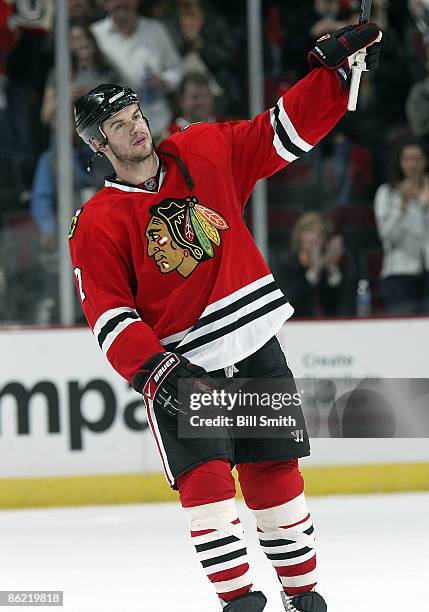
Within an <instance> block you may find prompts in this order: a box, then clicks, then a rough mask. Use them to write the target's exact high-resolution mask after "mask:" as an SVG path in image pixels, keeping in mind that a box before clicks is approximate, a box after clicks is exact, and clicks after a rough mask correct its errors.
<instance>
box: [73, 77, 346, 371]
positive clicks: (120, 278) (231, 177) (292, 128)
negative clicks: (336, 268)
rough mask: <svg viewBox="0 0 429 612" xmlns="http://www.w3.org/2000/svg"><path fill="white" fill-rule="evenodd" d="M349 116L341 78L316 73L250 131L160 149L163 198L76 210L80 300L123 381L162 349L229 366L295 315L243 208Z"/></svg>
mask: <svg viewBox="0 0 429 612" xmlns="http://www.w3.org/2000/svg"><path fill="white" fill-rule="evenodd" d="M346 105H347V93H344V94H340V93H339V86H338V82H337V78H336V75H335V72H331V71H329V70H326V69H324V68H318V69H316V70H313V71H312V72H311V73H310V74H309V75H308V76H307V77H306V78H304V79H303V80H301V81H300V82H298V83H297V84H296V85H295V86H294V87H293V88H291V89H290V90H289V91H288V92H287V93H286V94H285V95H284V96H283V97H282V98H280V100H279V101H278V103H277V105H276V106H275V107H274V108H272V109H270V110H268V111H266V112H264V113H262V114H260V115H258V116H257V117H255V119H253V120H252V121H234V122H225V123H220V124H194V125H191V126H190V127H189V128H187V129H185V130H182V131H181V132H178V133H177V134H174V135H173V136H171V137H169V138H168V139H166V140H165V141H164V142H162V143H161V145H160V146H159V157H160V159H161V160H162V164H163V165H162V168H163V170H162V173H161V176H160V180H159V185H158V190H157V191H148V190H146V189H144V188H143V187H142V186H132V185H127V184H124V183H120V182H116V181H115V180H113V179H110V180H106V183H105V186H104V188H102V189H101V190H100V191H99V192H98V193H97V194H95V196H94V197H93V198H92V199H91V200H89V201H88V202H87V203H86V204H85V205H84V206H83V207H82V208H81V209H80V210H79V211H77V213H76V215H75V217H74V218H73V222H72V227H71V230H70V251H71V258H72V262H73V268H74V274H75V282H76V286H77V290H78V293H79V295H80V298H81V302H82V306H83V310H84V312H85V316H86V318H87V321H88V323H89V325H90V327H91V329H92V331H93V333H94V336H95V338H96V340H97V342H98V344H99V346H100V348H101V349H102V350H103V352H104V353H105V354H106V356H107V358H108V360H109V361H110V363H111V364H112V366H113V367H114V368H115V369H116V370H117V371H118V372H119V373H120V374H121V375H122V376H123V377H124V378H126V379H127V380H128V381H130V380H131V378H132V376H133V374H134V373H135V372H136V370H137V369H138V368H140V367H141V365H142V364H143V362H144V361H145V360H146V359H147V358H148V357H149V356H151V355H152V354H153V353H156V352H158V351H161V350H164V349H167V350H174V351H177V352H180V353H181V354H183V355H184V356H186V357H187V358H188V359H190V361H192V362H194V363H196V364H198V365H201V366H203V367H204V368H206V369H207V370H208V371H211V370H215V369H219V368H223V367H227V366H230V365H232V364H235V363H237V362H238V361H240V360H242V359H244V358H245V357H247V356H248V355H251V354H252V353H254V352H255V351H256V350H258V349H259V348H260V347H261V346H263V345H264V344H265V343H266V342H267V341H268V340H269V339H270V338H271V337H272V336H273V335H274V334H275V333H276V332H277V331H278V330H279V329H280V327H281V326H282V325H283V323H284V322H285V321H286V319H288V318H289V317H290V316H291V315H292V313H293V308H292V306H291V305H290V304H289V303H288V300H287V297H285V296H284V295H283V293H282V292H281V291H280V289H279V288H278V287H277V285H276V282H275V280H274V278H273V276H272V275H271V273H270V271H269V269H268V267H267V265H266V263H265V262H264V260H263V258H262V256H261V254H260V253H259V251H258V249H257V247H256V245H255V243H254V241H253V239H252V237H251V235H250V233H249V231H248V229H247V227H246V225H245V223H244V221H243V219H242V212H243V208H244V206H245V204H246V202H247V200H248V198H249V196H250V194H251V192H252V189H253V187H254V185H255V183H256V181H258V180H259V179H262V178H265V177H268V176H271V175H272V174H273V173H275V172H276V171H278V170H280V169H281V168H283V167H284V166H286V165H287V164H288V163H290V162H292V161H294V160H295V159H297V158H298V157H299V156H300V155H302V154H304V153H306V152H308V151H310V149H312V148H313V146H314V145H315V144H316V143H317V142H318V141H319V140H320V139H321V138H323V136H325V135H326V134H327V132H329V130H331V129H332V127H333V126H334V125H335V124H336V123H337V121H338V120H339V119H340V118H341V117H342V115H343V114H344V112H345V110H346ZM168 154H170V155H168ZM171 155H173V156H176V157H177V158H180V160H181V161H182V162H183V163H182V164H181V163H178V161H177V159H174V158H173V157H171ZM183 165H184V166H185V168H186V170H187V171H188V173H189V175H190V176H191V177H192V179H193V182H194V187H193V189H192V190H191V189H190V185H189V177H188V180H185V175H186V170H185V169H184V167H183Z"/></svg>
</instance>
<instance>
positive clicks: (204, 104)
mask: <svg viewBox="0 0 429 612" xmlns="http://www.w3.org/2000/svg"><path fill="white" fill-rule="evenodd" d="M178 100H179V107H180V111H181V115H180V116H179V117H176V119H175V120H174V121H173V122H172V123H171V125H170V127H169V130H168V134H169V135H170V134H174V133H175V132H178V131H179V130H181V129H183V128H184V127H186V126H188V125H189V124H191V123H200V122H202V121H208V122H209V123H215V122H220V121H222V119H220V118H217V117H215V114H214V96H213V93H212V91H211V89H210V83H209V80H208V78H207V77H206V76H205V75H204V74H201V73H200V72H188V74H186V75H185V76H184V77H183V79H182V81H181V83H180V85H179V89H178Z"/></svg>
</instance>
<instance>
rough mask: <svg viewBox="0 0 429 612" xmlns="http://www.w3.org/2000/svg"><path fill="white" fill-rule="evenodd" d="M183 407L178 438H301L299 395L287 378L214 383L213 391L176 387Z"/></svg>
mask: <svg viewBox="0 0 429 612" xmlns="http://www.w3.org/2000/svg"><path fill="white" fill-rule="evenodd" d="M179 391H180V394H181V396H182V400H183V403H184V405H186V406H188V407H189V410H187V413H186V414H182V415H181V416H180V418H179V435H180V436H181V437H185V438H187V437H202V438H204V437H206V438H209V437H210V438H211V437H222V436H229V435H234V436H238V437H246V438H252V437H254V438H260V437H264V438H271V437H273V438H274V437H275V438H277V437H280V436H281V437H284V436H288V437H290V438H292V439H294V440H295V441H301V439H303V437H304V420H303V416H302V410H301V394H300V392H299V391H297V389H296V388H295V385H294V383H293V381H292V380H291V379H290V378H281V379H280V378H278V379H268V380H265V379H233V380H232V381H231V380H229V381H228V380H227V381H226V380H225V379H216V380H215V381H214V388H211V389H208V388H207V389H205V390H198V391H197V390H195V387H194V386H188V385H187V384H186V383H185V385H183V386H181V387H179Z"/></svg>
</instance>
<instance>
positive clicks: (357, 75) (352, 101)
mask: <svg viewBox="0 0 429 612" xmlns="http://www.w3.org/2000/svg"><path fill="white" fill-rule="evenodd" d="M371 6H372V0H361V4H360V15H359V24H362V23H368V21H369V17H370V14H371ZM361 76H362V70H361V69H360V68H358V67H357V66H353V67H352V80H351V83H350V91H349V101H348V103H347V109H348V110H349V111H355V110H356V106H357V99H358V95H359V86H360V79H361Z"/></svg>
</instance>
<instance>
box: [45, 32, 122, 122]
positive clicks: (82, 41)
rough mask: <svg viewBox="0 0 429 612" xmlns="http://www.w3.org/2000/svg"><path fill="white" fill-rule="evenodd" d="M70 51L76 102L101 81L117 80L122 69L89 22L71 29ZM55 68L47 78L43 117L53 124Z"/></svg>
mask: <svg viewBox="0 0 429 612" xmlns="http://www.w3.org/2000/svg"><path fill="white" fill-rule="evenodd" d="M70 50H71V59H72V101H73V102H74V101H75V100H77V99H78V98H79V97H80V96H83V95H84V94H85V93H86V92H87V91H89V90H90V89H93V88H94V87H96V86H97V85H99V84H100V83H117V82H118V80H119V79H120V77H119V74H118V72H117V71H116V70H115V69H114V68H113V67H112V66H111V64H110V63H109V62H108V60H107V59H106V58H105V57H104V55H103V54H102V53H101V51H100V48H99V47H98V45H97V41H96V40H95V37H94V34H93V33H92V32H91V30H90V29H89V27H88V26H86V25H74V26H72V27H71V28H70ZM55 90H56V87H55V71H52V72H51V73H50V75H49V77H48V79H47V84H46V88H45V93H44V96H43V103H42V109H41V113H40V116H41V119H42V121H43V123H45V124H47V125H52V124H53V122H54V119H55V112H56V104H57V103H56V91H55Z"/></svg>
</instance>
